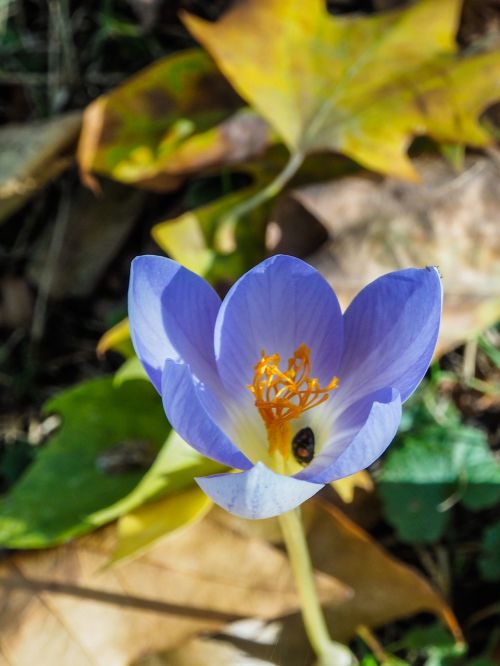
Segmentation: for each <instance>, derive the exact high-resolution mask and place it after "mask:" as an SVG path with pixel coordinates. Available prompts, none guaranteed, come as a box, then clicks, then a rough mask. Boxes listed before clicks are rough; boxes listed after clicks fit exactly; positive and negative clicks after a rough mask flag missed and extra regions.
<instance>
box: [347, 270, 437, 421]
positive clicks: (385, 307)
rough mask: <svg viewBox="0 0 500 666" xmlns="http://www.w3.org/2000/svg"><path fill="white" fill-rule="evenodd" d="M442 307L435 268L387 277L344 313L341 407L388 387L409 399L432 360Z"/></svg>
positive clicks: (369, 287) (393, 274)
mask: <svg viewBox="0 0 500 666" xmlns="http://www.w3.org/2000/svg"><path fill="white" fill-rule="evenodd" d="M441 308H442V289H441V279H440V277H439V273H438V272H437V270H436V269H435V268H434V267H428V268H423V269H415V268H411V269H407V270H403V271H398V272H395V273H388V274H387V275H384V276H383V277H381V278H379V279H378V280H375V281H374V282H372V283H371V284H369V285H368V286H367V287H365V288H364V289H363V290H362V291H361V292H360V293H359V294H358V295H357V296H356V298H355V299H354V300H353V301H352V303H351V305H350V306H349V307H348V309H347V311H346V312H345V314H344V336H345V337H344V340H345V343H344V353H343V355H342V361H341V366H340V370H339V377H340V385H339V388H338V389H337V391H338V394H337V396H336V405H337V408H338V407H341V406H346V405H348V404H350V403H351V402H353V401H355V400H356V399H357V398H358V397H361V396H363V395H367V394H368V393H372V392H373V391H376V390H377V389H381V388H383V387H386V386H392V387H394V388H395V389H397V390H398V391H399V393H400V394H401V400H402V402H404V401H405V400H407V398H408V397H409V396H410V395H411V394H412V393H413V391H414V390H415V388H416V387H417V386H418V384H419V383H420V381H421V380H422V378H423V376H424V374H425V372H426V370H427V368H428V367H429V363H430V361H431V359H432V354H433V353H434V349H435V346H436V341H437V337H438V332H439V324H440V319H441Z"/></svg>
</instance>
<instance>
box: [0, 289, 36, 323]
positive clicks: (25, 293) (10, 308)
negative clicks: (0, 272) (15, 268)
mask: <svg viewBox="0 0 500 666" xmlns="http://www.w3.org/2000/svg"><path fill="white" fill-rule="evenodd" d="M32 316H33V295H32V293H31V290H30V288H29V286H28V284H27V282H26V281H25V280H23V279H22V278H17V277H4V278H2V280H1V281H0V327H2V328H10V329H14V328H18V327H27V326H28V324H29V323H30V322H31V319H32Z"/></svg>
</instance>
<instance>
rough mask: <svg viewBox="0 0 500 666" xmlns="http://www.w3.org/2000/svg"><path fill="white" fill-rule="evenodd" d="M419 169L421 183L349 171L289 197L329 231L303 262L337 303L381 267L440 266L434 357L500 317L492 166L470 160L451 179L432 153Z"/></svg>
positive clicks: (498, 202) (497, 198) (499, 243)
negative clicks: (440, 307) (330, 289)
mask: <svg viewBox="0 0 500 666" xmlns="http://www.w3.org/2000/svg"><path fill="white" fill-rule="evenodd" d="M416 165H417V168H418V170H419V172H420V174H421V176H422V179H423V183H421V184H413V183H403V182H401V181H397V180H395V179H392V178H388V179H385V180H383V181H375V180H371V179H368V178H362V177H348V178H343V179H339V180H336V181H332V182H328V183H322V184H318V185H311V186H308V187H305V188H302V189H299V190H295V191H294V193H293V197H294V198H295V199H296V200H297V201H299V202H300V204H301V205H302V206H304V207H305V208H306V209H307V210H308V211H309V212H310V213H312V214H313V215H315V216H316V217H317V219H318V220H320V221H321V222H322V223H323V224H324V225H325V227H326V228H327V229H328V231H329V233H330V241H329V242H328V243H327V244H326V245H325V246H323V248H321V249H320V250H319V251H318V252H317V253H315V254H313V255H311V257H309V258H308V260H309V261H310V262H311V263H312V264H313V265H314V266H315V267H316V268H318V269H319V270H320V271H321V272H322V273H323V275H324V276H325V277H326V278H327V280H328V281H329V282H330V284H331V285H332V286H333V287H334V289H335V291H336V292H337V295H338V296H339V299H340V302H341V305H342V306H343V307H344V308H345V307H347V305H348V304H349V303H350V301H351V300H352V298H353V297H354V296H355V295H356V293H357V292H358V291H360V290H361V289H362V288H363V287H364V286H365V285H366V284H367V283H369V282H371V281H372V280H374V279H375V278H377V277H379V276H380V275H383V274H384V273H387V272H389V271H393V270H398V269H401V268H406V267H408V266H428V265H431V264H434V265H437V266H438V267H439V271H440V273H441V275H442V277H443V288H444V296H445V300H444V314H443V321H442V326H441V333H440V338H439V342H438V350H437V355H441V354H443V353H445V352H446V351H449V350H450V349H452V348H453V347H456V346H457V345H459V344H461V343H463V342H464V340H467V339H470V338H473V337H476V336H477V335H478V334H479V333H480V332H481V331H482V330H484V329H485V328H487V327H489V326H490V325H492V324H493V323H495V322H496V321H498V319H499V318H500V297H499V294H500V227H499V225H498V215H499V211H500V189H499V188H498V177H499V171H498V167H497V166H496V165H495V163H494V162H493V161H492V160H490V159H488V158H483V157H481V158H470V159H468V160H467V162H466V170H465V171H464V172H463V173H461V174H460V175H458V176H457V174H455V173H454V172H453V170H452V169H451V168H450V166H449V165H448V164H446V162H444V161H443V160H440V159H438V158H436V159H431V158H426V159H420V160H418V161H416ZM284 222H286V220H285V221H284ZM283 233H284V234H286V227H285V228H284V229H283Z"/></svg>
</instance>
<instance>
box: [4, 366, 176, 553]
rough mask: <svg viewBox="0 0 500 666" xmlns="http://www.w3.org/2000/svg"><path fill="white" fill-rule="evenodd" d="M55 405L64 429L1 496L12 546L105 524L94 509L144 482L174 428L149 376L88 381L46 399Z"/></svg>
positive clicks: (48, 541) (50, 407)
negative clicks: (129, 453)
mask: <svg viewBox="0 0 500 666" xmlns="http://www.w3.org/2000/svg"><path fill="white" fill-rule="evenodd" d="M54 412H55V413H57V414H59V415H60V416H61V417H62V425H61V427H60V429H59V430H58V431H57V432H56V433H55V434H54V435H53V436H52V437H51V439H50V441H49V442H48V443H47V444H46V445H45V446H44V448H43V449H42V450H41V451H40V453H39V454H38V456H37V457H36V459H35V461H34V462H33V463H32V464H31V465H30V467H28V469H27V471H26V472H25V473H24V475H23V476H22V477H21V479H20V480H19V481H18V482H17V483H16V484H15V486H14V487H13V488H12V489H11V491H10V493H9V494H8V495H7V496H6V497H5V498H3V499H2V500H1V502H0V543H1V544H2V546H4V547H5V546H7V547H9V548H46V547H47V546H50V545H53V544H56V543H61V542H64V541H67V540H68V539H70V538H71V537H74V536H75V535H78V534H83V533H85V532H89V531H91V530H93V529H95V528H96V527H97V526H98V525H99V524H102V523H99V522H98V521H97V517H96V515H94V514H97V512H98V511H100V510H102V509H104V508H107V507H109V506H110V505H113V504H115V503H116V502H117V500H119V499H121V498H123V497H124V496H126V495H127V494H128V493H130V492H131V491H132V489H133V488H135V486H137V484H138V482H139V481H140V480H141V478H142V477H143V476H144V473H145V471H146V468H147V467H146V465H148V464H151V454H152V455H153V457H154V455H155V453H156V451H157V450H159V449H160V447H161V445H162V444H163V442H164V440H165V437H166V434H167V432H168V425H167V422H166V420H165V415H164V413H163V408H162V405H161V401H160V399H159V398H158V396H157V394H156V391H155V390H154V389H153V388H152V386H150V385H149V383H148V382H145V381H135V382H132V381H130V382H126V383H124V384H123V385H122V386H120V387H115V386H114V385H113V379H112V378H111V377H105V378H101V379H95V380H90V381H87V382H84V383H83V384H80V385H79V386H76V387H74V388H71V389H69V390H67V391H64V392H62V393H60V394H59V395H58V396H56V397H55V398H53V399H52V400H50V401H49V402H48V403H47V404H46V405H45V407H44V414H48V413H54ZM141 444H142V445H143V447H144V448H145V453H147V461H146V465H145V467H143V468H141V467H140V466H138V465H137V450H136V449H137V445H141ZM127 445H128V446H129V447H130V446H134V458H133V463H134V464H133V466H132V467H131V468H128V467H127V458H126V457H124V455H123V452H122V449H123V448H124V447H127ZM117 446H118V447H119V450H117ZM120 447H121V448H120ZM117 457H118V458H119V460H118V463H117V460H116V459H117ZM112 465H113V467H112ZM113 517H116V515H115V516H113ZM111 519H112V518H110V520H111Z"/></svg>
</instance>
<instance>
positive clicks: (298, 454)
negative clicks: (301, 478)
mask: <svg viewBox="0 0 500 666" xmlns="http://www.w3.org/2000/svg"><path fill="white" fill-rule="evenodd" d="M292 452H293V455H294V456H295V460H296V461H297V462H298V463H300V464H301V465H307V464H308V463H310V462H311V460H312V459H313V458H314V433H313V431H312V430H311V428H309V427H308V428H302V430H299V432H298V433H297V434H296V435H295V436H294V438H293V439H292Z"/></svg>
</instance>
